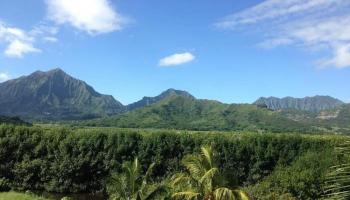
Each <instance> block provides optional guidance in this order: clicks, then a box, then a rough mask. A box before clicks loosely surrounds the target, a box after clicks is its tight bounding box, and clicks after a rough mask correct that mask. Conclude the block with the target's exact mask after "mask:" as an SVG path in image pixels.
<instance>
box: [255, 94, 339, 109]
mask: <svg viewBox="0 0 350 200" xmlns="http://www.w3.org/2000/svg"><path fill="white" fill-rule="evenodd" d="M254 104H256V105H260V106H261V105H266V106H267V108H269V109H272V110H287V109H289V110H300V111H308V112H320V111H322V110H330V109H335V108H339V107H340V106H341V105H343V104H344V103H343V102H342V101H340V100H338V99H336V98H333V97H330V96H314V97H305V98H293V97H285V98H276V97H269V98H265V97H261V98H259V99H258V100H257V101H255V102H254Z"/></svg>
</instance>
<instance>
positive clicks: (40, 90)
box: [0, 69, 125, 120]
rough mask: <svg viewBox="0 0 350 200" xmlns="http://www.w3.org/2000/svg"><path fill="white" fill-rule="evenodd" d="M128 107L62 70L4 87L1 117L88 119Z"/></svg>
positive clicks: (1, 86)
mask: <svg viewBox="0 0 350 200" xmlns="http://www.w3.org/2000/svg"><path fill="white" fill-rule="evenodd" d="M124 110H125V107H124V106H123V105H122V104H121V103H120V102H118V101H116V100H115V99H114V98H113V97H112V96H109V95H102V94H100V93H98V92H96V91H95V90H94V89H93V88H92V87H91V86H89V85H88V84H86V83H85V82H84V81H81V80H78V79H75V78H73V77H71V76H69V75H68V74H66V73H65V72H64V71H62V70H61V69H54V70H51V71H48V72H42V71H37V72H34V73H33V74H31V75H29V76H22V77H20V78H17V79H13V80H9V81H6V82H4V83H1V84H0V115H6V116H21V117H24V118H29V119H39V120H40V119H42V120H57V119H59V120H61V119H86V118H94V117H98V116H106V115H110V114H117V113H120V112H122V111H124Z"/></svg>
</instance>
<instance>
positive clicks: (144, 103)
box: [127, 89, 194, 111]
mask: <svg viewBox="0 0 350 200" xmlns="http://www.w3.org/2000/svg"><path fill="white" fill-rule="evenodd" d="M173 95H178V96H183V97H188V98H194V97H193V96H192V95H191V94H190V93H188V92H186V91H182V90H175V89H168V90H166V91H164V92H162V93H161V94H160V95H158V96H155V97H143V98H142V99H141V100H140V101H137V102H135V103H132V104H129V105H128V106H127V110H128V111H131V110H135V109H138V108H143V107H146V106H149V105H152V104H155V103H158V102H159V101H161V100H163V99H165V98H167V97H169V96H173Z"/></svg>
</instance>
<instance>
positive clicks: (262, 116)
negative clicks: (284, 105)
mask: <svg viewBox="0 0 350 200" xmlns="http://www.w3.org/2000/svg"><path fill="white" fill-rule="evenodd" d="M87 125H94V126H117V127H127V128H174V129H187V130H269V131H275V132H279V131H285V132H286V131H300V130H303V131H304V132H305V130H310V132H311V129H312V128H311V127H307V126H306V125H304V124H302V123H301V122H296V121H293V120H290V119H288V118H285V117H283V116H282V115H280V114H279V112H274V111H271V110H268V109H266V108H260V107H258V106H256V105H250V104H224V103H220V102H218V101H211V100H199V99H195V98H193V97H186V96H181V95H176V94H174V95H171V96H168V97H166V98H164V99H162V100H160V101H159V102H157V103H154V104H152V105H150V106H147V107H144V108H140V109H137V110H134V111H131V112H127V113H124V114H122V115H119V116H114V117H108V118H104V119H99V120H95V121H90V122H89V123H87Z"/></svg>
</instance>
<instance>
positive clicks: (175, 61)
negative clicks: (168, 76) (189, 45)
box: [159, 52, 195, 67]
mask: <svg viewBox="0 0 350 200" xmlns="http://www.w3.org/2000/svg"><path fill="white" fill-rule="evenodd" d="M194 59H195V56H194V55H193V54H191V53H189V52H185V53H178V54H173V55H170V56H167V57H164V58H162V59H160V60H159V66H163V67H167V66H176V65H181V64H185V63H188V62H191V61H193V60H194Z"/></svg>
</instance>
